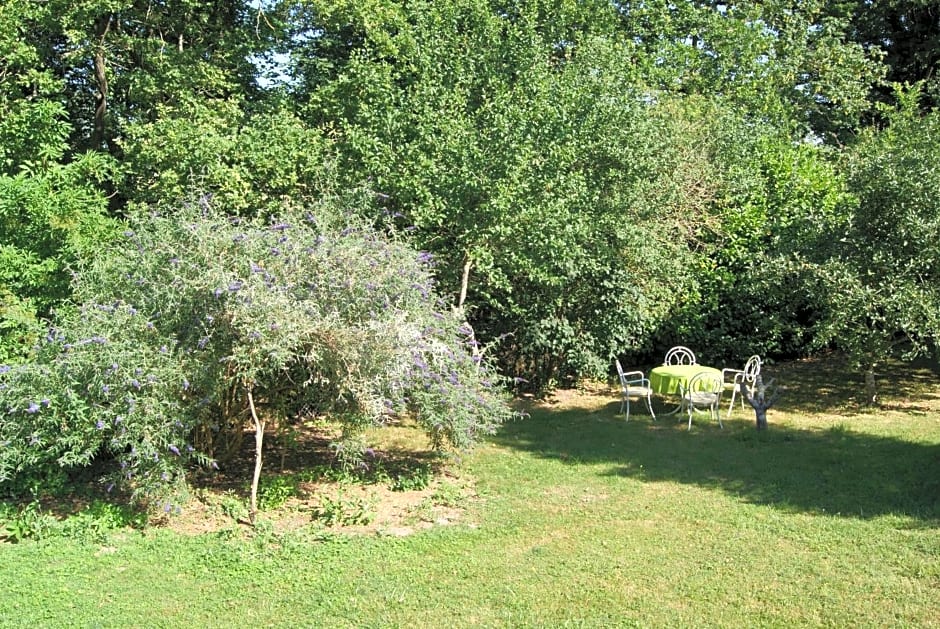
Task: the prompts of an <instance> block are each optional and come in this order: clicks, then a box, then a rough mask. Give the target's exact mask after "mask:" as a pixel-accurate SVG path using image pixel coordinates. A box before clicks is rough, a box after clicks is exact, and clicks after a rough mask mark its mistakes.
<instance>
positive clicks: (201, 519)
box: [152, 423, 476, 535]
mask: <svg viewBox="0 0 940 629" xmlns="http://www.w3.org/2000/svg"><path fill="white" fill-rule="evenodd" d="M337 437H338V433H337V432H336V430H335V429H333V428H331V427H328V426H324V425H317V424H312V425H305V426H303V427H301V429H299V430H295V431H293V432H292V434H291V435H290V437H289V439H288V438H284V437H283V436H282V437H280V438H279V437H278V435H276V434H273V433H272V434H266V435H265V440H264V444H265V445H264V452H263V462H264V467H263V472H262V481H261V483H260V488H259V492H258V495H259V513H258V515H257V522H256V524H258V525H259V526H261V527H263V528H264V530H268V531H273V532H275V533H288V532H292V531H298V530H301V529H309V530H312V531H316V532H323V531H328V532H331V533H348V534H387V535H408V534H410V533H413V532H414V531H417V530H421V529H425V528H429V527H432V526H446V525H450V524H454V523H458V522H459V523H463V524H470V525H472V522H469V521H468V519H467V517H468V516H467V513H468V509H467V508H468V507H469V505H470V504H471V503H472V502H473V501H474V500H475V499H476V493H475V491H474V489H473V483H472V482H471V480H470V479H468V478H466V477H464V476H463V475H461V474H460V472H459V470H458V468H457V466H456V465H454V464H452V463H451V462H450V461H448V460H447V459H442V458H440V457H438V456H435V454H434V453H433V452H431V451H430V450H429V449H428V445H427V437H426V436H425V435H424V433H423V432H422V431H421V430H420V429H419V428H418V427H417V426H414V425H408V424H407V423H403V424H399V425H394V426H388V427H384V428H381V429H377V430H376V431H375V432H374V434H371V435H370V443H374V444H375V445H374V446H373V448H372V452H373V453H374V454H373V455H372V456H371V457H370V458H369V460H368V461H367V464H366V466H364V467H363V468H362V469H358V470H352V471H349V472H343V471H341V470H340V469H339V468H338V466H337V462H336V457H335V454H334V451H333V450H332V449H331V447H330V444H331V443H333V442H334V441H335V439H336V438H337ZM254 449H255V442H254V433H253V432H251V431H247V430H246V432H245V433H244V438H243V440H242V444H241V448H240V450H239V452H238V454H237V455H236V456H235V457H234V458H233V459H232V460H230V461H227V462H226V463H225V464H224V465H222V466H220V469H219V470H199V471H196V472H194V473H193V475H192V478H191V481H190V482H191V485H192V487H193V496H192V499H191V500H189V501H188V502H187V503H186V504H184V505H182V506H181V508H180V509H179V511H178V512H177V513H172V514H169V515H159V516H156V517H155V518H153V522H152V523H153V524H154V525H157V526H161V527H166V528H169V529H171V530H174V531H176V532H179V533H182V534H193V535H198V534H203V533H211V532H218V531H222V530H229V531H232V530H235V531H242V532H244V533H245V534H248V533H250V532H251V531H252V530H254V527H252V526H251V524H250V522H249V518H248V502H249V497H250V482H251V477H252V472H253V469H254V463H255V459H254V457H255V450H254Z"/></svg>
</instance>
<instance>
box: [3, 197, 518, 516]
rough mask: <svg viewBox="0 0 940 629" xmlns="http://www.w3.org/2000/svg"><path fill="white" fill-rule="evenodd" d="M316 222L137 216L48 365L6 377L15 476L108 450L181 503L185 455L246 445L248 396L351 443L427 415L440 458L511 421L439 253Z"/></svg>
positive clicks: (99, 260) (9, 458)
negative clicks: (390, 422)
mask: <svg viewBox="0 0 940 629" xmlns="http://www.w3.org/2000/svg"><path fill="white" fill-rule="evenodd" d="M312 212H315V213H316V214H314V213H312ZM312 212H307V213H306V214H289V215H286V216H285V217H283V218H281V219H278V220H274V221H271V222H267V221H264V220H262V219H255V220H245V219H238V218H231V217H227V216H225V215H223V214H221V213H218V212H216V211H214V210H213V209H212V208H211V207H210V206H209V204H208V201H207V200H206V199H205V198H203V199H201V200H200V201H199V202H197V203H194V204H193V205H192V206H188V207H186V208H182V209H180V210H178V211H177V212H176V213H175V214H173V215H170V216H167V215H162V214H160V213H159V212H154V213H152V214H145V213H139V214H135V215H132V216H131V217H130V218H129V220H128V223H127V229H126V231H125V232H124V236H123V238H122V239H121V240H120V241H118V242H115V243H113V244H112V245H111V246H110V247H109V248H108V251H107V255H101V256H98V257H96V258H95V259H94V260H93V261H92V262H90V263H89V264H87V265H86V266H85V267H83V268H82V269H81V270H80V271H79V273H78V274H77V276H76V283H75V287H74V291H75V293H74V294H75V300H76V304H75V306H74V307H72V308H70V309H68V310H64V311H63V312H62V313H61V314H60V317H59V318H58V319H57V322H56V325H57V327H56V328H53V329H52V330H51V331H50V332H49V334H48V336H47V338H46V340H45V341H44V342H43V344H42V346H41V348H40V350H39V355H38V357H37V360H36V361H35V362H32V363H29V364H25V365H22V366H18V367H15V368H10V367H8V366H7V367H4V368H3V372H4V373H3V374H2V388H0V406H2V407H3V408H5V409H6V414H5V415H4V418H3V420H2V421H0V443H2V444H3V445H4V448H3V450H2V451H0V482H4V483H10V482H13V481H14V479H15V478H16V477H17V476H19V475H21V474H24V473H30V472H31V471H36V470H41V469H45V468H47V467H62V468H69V467H75V466H86V465H88V464H89V463H90V462H91V461H92V460H93V459H95V458H96V457H97V456H98V455H99V454H104V453H107V454H108V455H109V456H110V457H113V458H114V459H116V460H117V462H118V464H119V467H118V469H116V470H115V472H114V473H113V474H112V479H113V482H118V483H122V484H124V485H126V486H128V487H129V488H131V489H132V490H133V493H134V495H135V496H136V497H137V498H138V499H142V500H145V501H147V502H150V503H154V502H156V501H158V500H160V501H163V504H164V508H165V509H167V510H169V509H171V508H172V501H171V500H168V499H167V496H168V495H169V494H171V493H172V491H173V488H174V487H177V488H180V487H182V483H183V478H184V470H185V465H186V463H188V462H190V461H198V462H200V463H202V464H210V463H211V462H212V461H211V460H210V452H211V449H210V448H211V446H212V444H213V443H214V442H215V439H216V438H217V437H218V435H219V434H220V433H223V432H225V431H226V430H234V431H237V432H238V434H239V435H240V431H241V420H240V417H242V413H244V412H245V407H246V402H245V398H244V395H245V392H246V390H247V391H253V393H254V396H255V399H256V400H258V403H259V405H260V410H261V412H262V413H263V414H265V415H266V416H267V415H270V416H272V417H276V418H292V417H295V416H297V415H302V414H304V413H308V412H316V413H318V414H330V415H331V416H332V417H333V418H334V419H336V420H337V421H340V422H341V423H342V425H343V427H344V430H345V431H346V433H347V435H349V436H355V435H356V434H358V433H360V432H361V431H362V430H363V429H364V428H365V427H367V426H371V425H376V424H381V423H382V422H383V421H384V420H385V419H386V418H388V417H389V416H392V415H394V414H400V413H406V412H409V413H413V414H414V416H415V418H416V419H417V421H418V422H419V424H420V425H421V426H422V427H423V428H424V429H425V430H426V431H427V433H428V435H429V437H430V439H431V441H432V443H433V445H434V446H435V447H437V448H439V449H443V448H446V447H453V448H458V449H466V448H469V447H471V446H472V445H474V444H475V443H476V442H477V441H478V440H479V439H480V438H482V437H483V436H484V435H487V434H490V433H492V432H493V431H494V430H495V429H496V427H497V426H498V425H499V424H500V423H501V422H502V421H504V420H505V419H507V418H508V417H510V416H511V412H510V410H509V409H508V407H507V406H506V405H505V403H504V400H503V397H502V396H503V394H502V393H501V391H500V383H499V378H498V377H497V376H496V374H495V373H494V372H493V371H492V368H491V367H490V366H489V365H488V364H487V363H486V362H485V361H481V360H480V358H479V357H478V356H475V355H474V354H473V353H472V351H471V348H470V345H469V339H468V330H467V329H466V327H465V324H464V323H463V322H462V321H461V320H460V319H459V318H458V317H456V316H454V315H453V314H452V313H449V312H446V311H442V308H441V306H442V304H441V303H440V301H439V300H438V299H436V298H435V296H434V287H433V280H432V278H431V276H430V272H429V264H428V256H427V254H419V253H417V252H415V251H413V250H412V249H410V248H408V247H406V246H404V245H402V244H399V243H398V242H396V241H394V240H387V239H385V238H383V237H382V236H381V235H380V234H379V233H378V232H376V231H374V230H372V229H371V228H369V227H368V226H366V225H364V224H360V223H357V222H351V223H350V222H348V221H346V220H345V219H339V218H337V217H336V215H334V214H333V213H332V210H331V209H330V207H329V205H328V203H327V202H325V205H323V206H321V207H319V208H312Z"/></svg>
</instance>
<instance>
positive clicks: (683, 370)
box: [650, 365, 721, 395]
mask: <svg viewBox="0 0 940 629" xmlns="http://www.w3.org/2000/svg"><path fill="white" fill-rule="evenodd" d="M703 371H705V372H708V373H710V374H714V375H716V376H718V377H719V378H721V369H715V368H714V367H706V366H704V365H660V366H659V367H653V369H652V370H651V371H650V388H652V389H653V391H654V392H656V393H659V394H660V395H678V394H679V392H680V389H681V386H682V385H684V384H686V383H687V382H688V381H689V380H691V379H692V376H694V375H695V374H697V373H701V372H703Z"/></svg>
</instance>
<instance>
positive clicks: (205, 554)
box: [0, 362, 940, 627]
mask: <svg viewBox="0 0 940 629" xmlns="http://www.w3.org/2000/svg"><path fill="white" fill-rule="evenodd" d="M767 371H768V373H773V372H774V371H775V370H774V369H773V367H768V368H767ZM776 372H777V374H778V375H777V377H778V380H779V382H782V383H785V384H787V386H788V392H787V395H786V397H784V398H783V399H781V401H780V403H779V406H778V407H775V408H774V409H771V411H770V414H769V421H770V429H769V431H768V432H766V433H763V434H758V433H757V432H756V431H755V429H754V425H753V417H752V416H750V417H749V416H747V415H746V414H745V413H743V412H742V411H740V410H737V411H736V412H735V415H734V416H733V418H732V419H731V420H730V421H727V422H725V428H724V429H723V430H720V429H719V428H718V426H717V424H715V423H709V422H707V421H705V420H698V421H696V422H694V423H693V428H692V431H687V430H685V424H684V423H681V422H679V421H677V420H676V418H668V417H661V418H660V419H659V421H657V422H652V421H650V419H649V417H646V416H644V415H641V414H637V415H634V416H632V417H631V421H630V422H624V421H623V419H622V418H621V417H618V416H617V414H616V413H617V410H618V408H619V403H618V401H617V398H616V395H615V393H614V390H613V389H610V390H607V389H604V390H600V391H597V390H595V391H592V392H591V393H590V394H581V395H565V396H563V395H561V394H559V396H558V397H557V399H556V400H555V403H547V404H540V405H533V406H532V408H531V409H530V413H531V416H530V417H529V418H528V419H526V420H522V421H518V422H515V423H513V424H510V425H508V426H506V427H505V428H504V430H503V431H502V432H501V433H500V435H499V436H498V437H497V438H496V439H494V440H492V441H491V443H489V444H488V445H486V446H484V447H482V448H481V449H479V450H478V451H477V452H476V453H475V454H474V455H472V456H471V457H468V458H467V460H466V461H465V464H464V469H463V473H464V474H466V475H467V476H469V477H472V478H474V479H475V484H474V486H475V488H476V491H477V494H478V495H477V497H476V498H475V499H474V500H471V501H469V502H467V503H466V504H465V507H466V508H467V509H469V512H468V513H466V514H465V516H464V517H463V518H462V519H461V521H460V523H459V524H456V525H452V526H440V527H435V528H433V529H430V530H427V531H424V532H419V533H415V534H413V535H410V536H407V537H393V536H371V537H362V536H358V537H347V536H342V535H335V534H332V533H331V534H327V533H325V532H323V531H322V530H320V531H318V530H316V529H312V528H307V529H303V530H300V531H295V532H293V533H289V534H283V535H275V534H268V535H264V534H262V535H259V536H257V537H256V538H255V539H253V540H245V539H244V538H242V537H241V536H240V535H235V534H234V533H232V532H224V531H223V532H222V533H214V534H206V535H202V536H180V535H177V534H173V533H171V532H169V531H160V530H148V531H145V532H143V533H140V532H134V531H125V530H122V531H117V532H115V533H113V534H111V535H110V536H109V537H108V539H107V540H106V541H104V542H100V541H94V542H90V541H87V540H86V541H72V540H67V539H62V538H52V539H48V540H43V541H39V542H24V543H21V544H16V545H12V544H8V545H3V546H2V547H0V581H2V582H3V583H4V587H3V588H2V589H0V625H2V626H30V627H32V626H115V627H116V626H122V627H125V626H180V627H183V626H185V627H191V626H220V625H225V624H229V623H238V624H239V625H245V626H247V625H251V624H254V625H268V626H291V627H293V626H340V627H363V626H365V627H370V626H373V627H374V626H420V627H447V626H458V627H463V626H540V627H544V626H589V627H607V626H741V627H753V626H781V627H783V626H786V627H790V626H853V627H855V626H869V627H875V626H877V627H883V626H912V627H914V626H916V627H929V626H937V624H938V619H940V600H938V598H937V592H938V591H940V502H938V500H940V404H938V398H937V393H938V391H940V379H938V377H937V374H936V372H935V371H932V370H930V369H926V368H925V369H923V370H918V371H916V372H913V373H908V372H905V371H904V370H897V371H895V372H892V373H891V374H890V375H888V374H886V375H885V376H884V383H885V384H887V382H889V381H890V378H894V381H895V382H904V383H905V387H904V388H903V389H902V388H895V389H894V390H893V391H892V390H891V389H887V388H886V389H885V396H884V402H885V405H886V407H885V408H884V409H877V410H871V409H866V408H864V407H860V406H858V405H857V402H856V401H855V399H854V395H855V389H854V388H853V386H852V385H851V381H850V379H849V377H847V376H846V375H845V373H844V372H842V371H839V369H837V368H836V367H833V366H832V363H828V362H827V363H805V364H792V365H781V366H780V367H779V368H778V369H776ZM833 374H836V375H839V376H840V378H842V379H841V380H840V381H839V385H838V386H837V387H836V388H835V389H833V391H835V393H832V394H831V396H835V397H831V396H830V397H825V396H813V394H812V393H813V391H814V390H815V386H816V385H819V387H820V388H822V387H823V385H824V384H826V383H827V382H830V381H832V380H833ZM395 437H396V439H401V443H402V444H405V443H408V437H407V435H406V434H404V433H402V434H401V435H396V436H395Z"/></svg>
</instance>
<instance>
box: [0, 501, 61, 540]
mask: <svg viewBox="0 0 940 629" xmlns="http://www.w3.org/2000/svg"><path fill="white" fill-rule="evenodd" d="M54 525H55V518H54V517H52V516H51V515H49V514H46V513H43V512H42V508H41V507H40V505H39V503H38V502H35V501H34V502H30V503H29V504H26V505H24V506H22V507H20V508H19V509H15V510H14V509H10V508H6V506H5V508H4V509H3V511H0V541H9V542H14V543H16V542H21V541H23V540H26V539H39V538H41V537H44V536H45V535H46V533H48V532H49V530H50V529H51V528H52V527H53V526H54Z"/></svg>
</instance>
